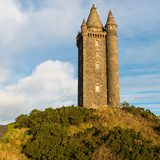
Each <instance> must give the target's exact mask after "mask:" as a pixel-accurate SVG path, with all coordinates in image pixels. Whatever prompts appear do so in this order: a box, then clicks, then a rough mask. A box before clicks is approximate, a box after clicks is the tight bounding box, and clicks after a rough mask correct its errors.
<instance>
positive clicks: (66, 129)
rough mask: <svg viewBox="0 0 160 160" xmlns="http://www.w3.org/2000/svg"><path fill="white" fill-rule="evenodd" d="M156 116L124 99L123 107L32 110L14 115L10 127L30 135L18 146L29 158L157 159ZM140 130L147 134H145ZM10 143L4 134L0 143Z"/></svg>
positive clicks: (157, 136)
mask: <svg viewBox="0 0 160 160" xmlns="http://www.w3.org/2000/svg"><path fill="white" fill-rule="evenodd" d="M130 113H131V114H130ZM126 116H128V117H127V118H126ZM143 119H144V120H143ZM156 119H158V118H157V117H156V116H154V114H153V113H151V112H150V111H149V110H144V109H143V108H136V107H134V106H130V105H129V103H127V102H124V104H123V106H122V109H120V108H119V109H117V108H103V109H87V108H81V107H74V106H69V107H62V108H58V109H52V108H47V109H45V110H44V111H40V110H37V109H34V110H33V111H31V113H30V114H29V115H20V116H19V117H17V118H16V123H15V124H14V126H15V128H16V129H14V128H13V127H12V130H13V131H14V130H17V131H18V130H19V131H21V130H23V129H24V130H25V133H24V132H23V135H24V137H26V136H28V137H30V138H28V139H26V140H25V141H24V139H23V138H22V142H23V141H24V142H23V143H22V142H21V141H20V144H21V145H20V146H19V148H21V151H22V153H24V154H25V155H26V156H27V157H28V159H42V160H46V159H47V160H48V159H55V160H56V159H59V160H63V159H66V160H67V159H68V160H74V159H77V160H90V159H92V160H95V159H100V160H101V159H112V160H116V159H121V160H122V159H131V160H132V159H135V160H139V159H144V160H145V159H153V160H156V159H158V158H159V157H160V146H159V145H158V144H159V131H160V130H159V126H160V125H159V123H157V122H158V120H156ZM134 120H135V122H133V121H134ZM129 123H130V124H131V125H130V126H129V125H128V124H129ZM137 123H138V125H139V126H141V125H142V123H143V124H145V125H147V124H148V127H150V128H145V126H143V127H141V128H142V129H139V128H138V127H137V126H136V125H137ZM133 125H135V126H133ZM13 131H12V132H13ZM143 131H145V132H148V131H149V132H150V133H149V134H148V136H144V135H145V134H144V133H143ZM150 135H153V137H154V138H150ZM10 136H11V135H10ZM21 136H22V135H21ZM151 139H152V140H154V141H157V143H153V142H152V140H151ZM10 142H11V140H10V139H9V137H8V136H7V137H5V138H4V139H3V140H2V142H1V143H3V144H9V143H10ZM14 143H15V142H14Z"/></svg>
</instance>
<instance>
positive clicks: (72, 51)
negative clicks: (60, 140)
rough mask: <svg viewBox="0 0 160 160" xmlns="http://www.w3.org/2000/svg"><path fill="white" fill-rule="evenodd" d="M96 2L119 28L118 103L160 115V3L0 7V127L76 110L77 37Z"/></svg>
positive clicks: (4, 2) (42, 0)
mask: <svg viewBox="0 0 160 160" xmlns="http://www.w3.org/2000/svg"><path fill="white" fill-rule="evenodd" d="M93 3H94V4H95V6H96V7H97V11H98V14H99V16H100V19H101V21H102V24H103V25H105V23H106V20H107V16H108V12H109V10H110V9H111V10H112V13H113V16H114V19H115V21H116V23H117V25H118V54H119V73H120V95H121V102H123V101H127V102H129V103H130V104H134V105H136V106H140V107H144V108H146V109H150V110H151V111H152V112H154V113H155V114H157V115H160V98H159V97H160V29H159V28H160V16H159V15H160V9H159V6H160V1H159V0H152V1H149V0H130V1H128V0H67V1H66V0H27V1H24V0H1V1H0V11H1V13H0V36H1V39H0V59H1V61H0V77H1V79H0V124H6V123H10V122H13V121H14V119H15V118H16V117H17V116H18V115H20V114H28V113H29V112H30V111H31V110H32V109H35V108H37V109H42V110H43V109H45V108H46V107H53V108H56V107H61V106H62V105H72V104H75V105H77V66H78V65H77V62H78V53H77V47H76V36H77V33H78V30H80V26H81V23H82V21H83V18H85V19H86V20H87V18H88V15H89V12H90V8H91V7H92V5H93Z"/></svg>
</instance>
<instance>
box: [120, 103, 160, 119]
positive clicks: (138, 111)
mask: <svg viewBox="0 0 160 160" xmlns="http://www.w3.org/2000/svg"><path fill="white" fill-rule="evenodd" d="M121 107H122V110H125V111H127V112H129V113H131V114H134V115H140V116H142V117H144V118H146V119H149V120H151V121H155V122H158V121H160V119H159V118H158V117H157V116H156V115H155V114H154V113H152V112H151V111H150V110H149V109H147V110H145V109H144V108H141V107H137V108H136V107H135V106H133V105H131V106H130V105H129V103H128V102H125V101H124V102H123V103H121Z"/></svg>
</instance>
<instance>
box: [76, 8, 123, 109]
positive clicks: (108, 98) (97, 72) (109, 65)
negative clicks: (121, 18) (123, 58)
mask: <svg viewBox="0 0 160 160" xmlns="http://www.w3.org/2000/svg"><path fill="white" fill-rule="evenodd" d="M77 47H78V106H83V107H92V108H98V107H107V106H111V107H120V96H119V71H118V49H117V25H116V23H115V21H114V18H113V15H112V12H111V10H110V11H109V15H108V19H107V23H106V25H105V28H104V27H103V26H102V23H101V20H100V18H99V16H98V13H97V11H96V7H95V6H94V5H93V6H92V8H91V11H90V14H89V17H88V20H87V22H85V20H83V22H82V25H81V32H78V35H77Z"/></svg>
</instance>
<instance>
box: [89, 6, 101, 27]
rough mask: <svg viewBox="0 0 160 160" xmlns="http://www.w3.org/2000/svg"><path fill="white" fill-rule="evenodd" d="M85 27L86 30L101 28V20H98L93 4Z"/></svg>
mask: <svg viewBox="0 0 160 160" xmlns="http://www.w3.org/2000/svg"><path fill="white" fill-rule="evenodd" d="M87 27H88V28H101V29H102V28H103V26H102V23H101V20H100V18H99V15H98V13H97V10H96V7H95V5H94V4H93V6H92V8H91V11H90V14H89V16H88V20H87Z"/></svg>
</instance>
